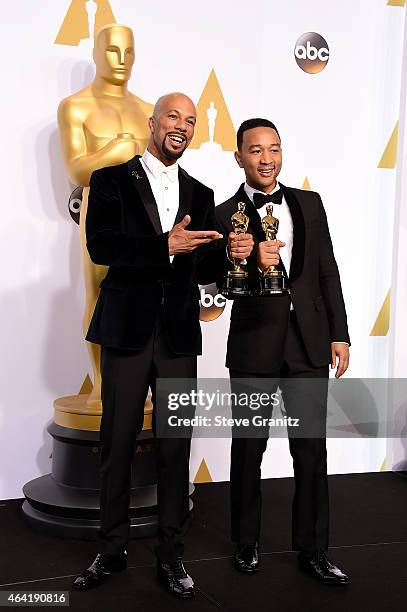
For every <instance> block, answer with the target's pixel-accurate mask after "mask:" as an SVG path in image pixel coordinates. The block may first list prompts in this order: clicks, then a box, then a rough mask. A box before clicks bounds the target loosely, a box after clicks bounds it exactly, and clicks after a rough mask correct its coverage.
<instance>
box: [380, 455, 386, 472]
mask: <svg viewBox="0 0 407 612" xmlns="http://www.w3.org/2000/svg"><path fill="white" fill-rule="evenodd" d="M380 471H381V472H387V459H386V457H385V458H384V459H383V463H382V465H381V467H380Z"/></svg>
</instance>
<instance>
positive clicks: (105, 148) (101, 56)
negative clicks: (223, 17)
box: [56, 24, 153, 429]
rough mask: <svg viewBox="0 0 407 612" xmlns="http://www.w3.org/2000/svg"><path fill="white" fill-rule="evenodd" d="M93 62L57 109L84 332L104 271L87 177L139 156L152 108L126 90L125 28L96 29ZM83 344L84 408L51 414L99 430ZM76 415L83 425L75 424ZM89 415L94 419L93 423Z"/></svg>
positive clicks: (129, 37) (130, 56)
mask: <svg viewBox="0 0 407 612" xmlns="http://www.w3.org/2000/svg"><path fill="white" fill-rule="evenodd" d="M93 59H94V62H95V64H96V76H95V79H94V81H93V82H92V83H91V84H90V85H88V86H87V87H85V88H84V89H82V90H80V91H78V92H77V93H74V94H73V95H71V96H69V97H68V98H65V99H64V100H62V102H61V103H60V105H59V109H58V124H59V130H60V136H61V144H62V151H63V155H64V160H65V164H66V167H67V170H68V174H69V177H70V179H71V180H72V182H73V183H74V184H76V185H82V186H83V187H84V189H83V196H82V206H81V212H80V235H81V252H82V262H83V275H84V281H85V282H84V284H85V292H86V302H85V312H84V317H83V332H84V333H85V334H86V331H87V329H88V326H89V322H90V319H91V317H92V314H93V311H94V308H95V304H96V300H97V297H98V295H99V284H100V282H101V280H102V279H103V278H104V277H105V276H106V273H107V269H108V268H107V267H106V266H100V265H96V264H94V263H93V262H92V261H91V259H90V257H89V254H88V251H87V249H86V236H85V218H86V211H87V204H88V193H89V180H90V175H91V174H92V172H93V171H94V170H96V169H98V168H102V167H105V166H112V165H115V164H120V163H122V162H125V161H127V160H129V159H131V158H132V157H134V155H136V154H137V153H140V154H142V153H143V151H144V148H145V146H146V145H147V142H148V137H149V131H148V122H147V121H148V118H149V116H150V115H151V111H152V108H153V107H152V105H151V104H148V103H146V102H143V100H141V99H140V98H138V97H137V96H136V95H134V94H132V93H131V92H130V91H129V90H128V81H129V79H130V75H131V70H132V67H133V63H134V38H133V32H132V30H131V29H130V28H128V27H126V26H122V25H116V24H112V25H107V26H105V27H103V28H102V29H100V30H99V31H98V33H97V34H96V38H95V47H94V51H93ZM87 345H88V351H89V356H90V361H91V365H92V370H93V389H92V391H91V393H90V395H89V396H88V397H87V398H86V405H85V406H83V398H80V396H78V397H76V398H75V396H74V397H72V398H71V401H70V405H69V406H67V405H66V404H67V403H66V402H63V403H64V406H61V402H57V404H58V406H59V409H58V406H57V407H56V408H57V412H59V414H57V415H56V416H57V418H58V422H59V423H60V424H61V425H66V426H70V425H67V423H66V421H67V419H68V421H69V422H70V423H71V424H72V416H70V417H68V414H71V415H72V414H76V415H77V416H76V422H75V425H74V426H76V427H81V428H82V426H83V425H86V428H88V427H91V428H96V429H98V428H99V427H98V425H99V424H100V415H101V399H100V392H101V377H100V346H99V345H96V344H92V343H87ZM78 398H80V399H78ZM75 411H76V413H75ZM79 415H81V421H82V425H81V424H80V423H79V421H78V419H79ZM92 417H97V418H96V421H95V419H94V418H92ZM92 422H94V424H93V426H92Z"/></svg>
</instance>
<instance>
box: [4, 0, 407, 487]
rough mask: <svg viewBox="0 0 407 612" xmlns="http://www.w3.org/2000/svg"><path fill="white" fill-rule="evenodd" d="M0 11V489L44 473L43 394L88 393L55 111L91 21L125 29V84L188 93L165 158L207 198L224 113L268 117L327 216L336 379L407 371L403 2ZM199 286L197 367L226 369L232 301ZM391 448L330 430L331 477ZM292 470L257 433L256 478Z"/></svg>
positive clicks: (218, 171)
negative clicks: (173, 151) (187, 118)
mask: <svg viewBox="0 0 407 612" xmlns="http://www.w3.org/2000/svg"><path fill="white" fill-rule="evenodd" d="M1 11H2V24H3V28H2V46H3V53H2V57H3V66H2V69H3V88H2V100H1V104H2V111H1V116H2V122H1V125H2V128H1V129H2V147H1V152H0V155H1V158H2V159H1V167H2V174H3V177H2V196H3V197H2V202H3V212H2V214H3V219H2V229H1V241H0V249H1V259H2V277H1V285H0V292H1V299H0V309H1V311H0V312H1V321H2V342H1V346H2V351H1V374H0V376H1V381H2V383H1V395H0V428H1V444H0V465H1V471H0V498H3V499H4V498H12V497H21V495H22V493H21V490H22V486H23V484H24V483H25V482H27V481H29V480H31V479H33V478H35V477H37V476H39V475H41V474H47V473H49V472H50V471H51V452H52V440H51V437H50V436H49V434H48V433H47V426H48V425H49V424H50V423H51V422H52V420H53V416H54V409H53V402H54V400H55V399H56V398H58V397H61V396H72V395H74V394H79V393H86V392H89V391H90V388H91V370H90V365H89V358H88V353H87V350H86V346H85V343H84V340H83V332H82V313H83V308H84V287H83V279H82V272H81V261H80V243H79V227H78V224H77V218H76V217H77V214H78V207H79V199H78V198H76V197H71V194H72V192H73V191H74V189H75V187H76V185H74V184H72V183H70V181H69V179H68V176H67V172H66V168H65V165H64V162H63V159H62V154H61V147H60V140H59V132H58V127H57V119H56V111H57V107H58V104H59V102H60V101H61V100H62V99H63V98H65V97H66V96H69V95H70V94H72V93H73V92H75V91H77V90H79V89H81V88H82V87H84V86H85V85H86V84H88V83H89V82H90V81H91V80H92V78H93V76H94V64H93V61H92V45H93V38H94V33H95V32H96V31H97V30H98V28H100V27H101V26H103V25H106V24H108V23H113V22H117V23H121V24H124V25H128V26H130V27H131V28H132V30H133V32H134V35H135V49H136V58H135V65H134V68H133V73H132V78H131V81H130V84H129V89H130V90H131V91H132V92H134V93H136V94H137V95H138V96H140V97H141V98H142V99H143V100H145V101H147V102H149V103H154V102H155V101H156V99H157V98H158V97H159V96H160V95H162V94H164V93H167V92H170V91H182V92H185V93H186V94H188V95H189V96H190V97H191V98H192V99H193V100H194V101H195V103H196V105H197V110H198V123H197V127H196V132H195V136H194V140H193V142H192V144H191V146H190V148H189V149H188V150H187V152H186V153H185V154H184V156H183V157H182V160H181V165H182V166H184V167H185V169H186V170H187V171H188V172H189V173H190V174H192V175H193V176H195V177H196V178H198V179H199V180H201V181H202V182H204V183H206V184H207V185H209V186H210V187H212V188H213V189H214V190H215V197H216V201H217V203H220V202H222V201H223V200H225V199H226V198H227V197H229V196H230V195H232V194H233V193H234V192H235V191H236V190H237V187H238V186H239V184H240V183H241V182H243V175H242V171H241V170H240V169H239V168H238V167H237V165H236V163H235V161H234V157H233V151H234V150H235V134H236V130H237V128H238V126H239V125H240V123H241V122H242V121H243V120H245V119H247V118H250V117H256V116H260V117H265V118H268V119H270V120H272V121H273V122H274V123H275V124H276V125H277V127H278V129H279V132H280V134H281V138H282V147H283V169H282V172H281V175H280V177H281V180H282V182H283V183H284V184H286V185H290V186H293V187H299V188H303V189H312V190H315V191H318V192H319V193H320V194H321V196H322V199H323V202H324V205H325V208H326V211H327V215H328V221H329V226H330V231H331V236H332V240H333V244H334V249H335V254H336V259H337V262H338V266H339V269H340V273H341V279H342V286H343V291H344V297H345V302H346V305H347V311H348V319H349V329H350V335H351V341H352V347H351V366H350V369H349V371H348V373H347V375H346V376H347V377H354V378H386V377H388V376H393V375H396V376H404V375H405V372H404V371H403V370H402V368H400V367H399V366H398V364H399V362H397V361H396V363H395V359H396V355H401V357H402V355H403V354H404V363H405V362H406V361H407V359H406V357H405V344H406V343H405V338H406V331H407V325H406V315H405V314H404V316H403V312H405V311H406V310H407V309H406V308H405V304H404V309H403V304H402V299H404V303H405V298H403V296H404V295H405V292H404V293H403V287H404V288H405V283H406V280H405V273H404V275H403V272H402V270H403V269H405V261H406V247H405V245H406V244H407V238H406V232H407V223H406V214H407V213H406V207H405V205H404V206H403V201H405V200H406V193H407V186H406V184H405V179H404V182H403V173H402V168H404V177H406V176H407V164H406V161H405V155H406V154H405V147H404V148H403V150H404V157H403V159H402V161H401V162H400V163H399V166H398V168H397V149H398V148H397V144H398V132H399V120H400V119H402V117H401V114H400V113H401V110H403V109H404V100H403V99H404V91H405V81H404V80H403V83H402V62H403V36H404V17H405V0H342V1H332V2H329V3H328V2H326V1H325V0H307V1H304V0H292V1H291V2H284V1H283V0H252V1H251V2H250V3H246V2H235V1H232V0H224V1H223V2H216V1H215V0H206V1H205V2H194V3H191V2H188V1H187V0H174V2H173V3H171V5H170V7H169V5H168V3H167V2H163V1H161V0H156V2H153V3H152V2H151V1H150V0H137V1H135V2H128V1H127V0H94V1H92V0H91V1H89V0H87V1H85V0H54V1H53V2H48V1H47V0H37V1H36V2H32V0H18V2H2V3H1ZM400 100H402V104H400ZM403 112H404V111H403ZM403 130H404V124H403ZM401 140H403V142H404V132H403V139H401V137H400V142H401ZM402 164H404V166H403V165H402ZM397 171H398V172H399V178H397V176H398V175H397ZM396 187H397V188H396ZM395 221H397V227H395V225H394V224H395ZM399 223H402V225H403V228H404V229H402V230H400V228H399ZM403 243H404V247H402V245H403ZM402 248H404V251H402ZM393 261H394V266H393ZM403 266H404V268H403ZM403 283H404V285H403ZM396 290H397V301H396V299H394V301H393V302H392V297H393V294H394V295H396V293H395V292H396ZM392 292H393V293H392ZM201 296H202V304H201V320H202V329H203V356H202V357H201V358H200V360H199V374H200V375H201V376H203V377H227V374H228V373H227V370H226V369H225V367H224V359H225V350H226V338H227V332H228V325H229V316H230V308H231V303H230V302H225V300H224V299H223V298H222V297H221V296H219V295H217V294H216V291H215V290H214V288H213V287H203V288H202V292H201ZM390 313H391V316H390ZM398 330H401V332H402V333H403V340H402V339H400V335H398ZM403 347H404V348H403ZM403 351H404V353H403ZM401 357H400V358H401ZM229 445H230V441H228V440H224V439H218V440H214V439H211V440H209V439H198V440H195V441H194V444H193V449H192V457H191V480H193V481H196V482H202V481H210V480H214V481H215V480H227V479H228V477H229ZM403 452H404V446H403V445H402V444H401V441H400V440H396V441H394V440H391V441H390V440H386V439H384V438H378V439H374V438H365V439H362V438H359V439H341V438H335V439H330V440H329V441H328V459H329V463H328V467H329V472H330V473H346V472H360V471H379V470H381V469H392V468H393V466H394V464H395V463H396V462H400V461H402V458H403ZM396 455H397V456H396ZM291 474H292V468H291V458H290V456H289V452H288V444H287V441H286V440H284V439H278V440H273V441H271V442H270V443H269V448H268V451H267V453H266V455H265V459H264V462H263V476H264V477H275V476H289V475H291Z"/></svg>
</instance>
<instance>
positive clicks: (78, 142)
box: [58, 100, 140, 187]
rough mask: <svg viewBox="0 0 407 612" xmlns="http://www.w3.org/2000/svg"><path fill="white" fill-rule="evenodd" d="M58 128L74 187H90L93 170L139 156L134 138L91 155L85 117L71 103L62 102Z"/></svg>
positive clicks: (118, 139)
mask: <svg viewBox="0 0 407 612" xmlns="http://www.w3.org/2000/svg"><path fill="white" fill-rule="evenodd" d="M58 125H59V131H60V137H61V146H62V153H63V156H64V160H65V165H66V167H67V170H68V174H69V178H70V179H71V181H72V182H73V183H74V184H75V185H82V186H83V187H87V186H89V183H90V177H91V174H92V172H93V171H94V170H98V169H99V168H105V167H106V166H114V165H116V164H120V163H123V162H125V161H128V160H129V159H131V158H132V157H134V156H135V155H136V154H137V153H139V149H140V144H139V142H138V141H137V140H136V139H135V138H116V137H115V138H112V140H111V141H110V142H108V143H107V144H106V145H105V146H104V147H102V148H101V149H99V150H98V151H95V152H89V151H88V148H87V143H86V138H85V132H84V118H83V117H82V113H81V112H80V109H79V108H78V107H75V106H74V105H72V104H71V103H70V101H69V100H63V101H62V102H61V104H60V105H59V108H58Z"/></svg>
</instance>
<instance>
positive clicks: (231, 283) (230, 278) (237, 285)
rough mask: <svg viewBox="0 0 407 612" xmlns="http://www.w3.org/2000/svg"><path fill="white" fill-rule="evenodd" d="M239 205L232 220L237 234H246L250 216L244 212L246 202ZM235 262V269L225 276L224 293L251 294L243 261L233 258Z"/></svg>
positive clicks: (225, 294) (234, 294) (230, 296)
mask: <svg viewBox="0 0 407 612" xmlns="http://www.w3.org/2000/svg"><path fill="white" fill-rule="evenodd" d="M237 207H238V210H237V211H236V212H235V213H234V214H233V215H232V216H231V218H230V221H231V223H232V227H233V231H234V233H235V234H245V233H246V232H247V228H248V225H249V217H248V216H247V215H245V213H244V210H245V207H246V204H245V203H244V202H238V205H237ZM233 263H234V268H233V270H229V271H228V272H227V274H226V276H225V279H224V286H223V288H222V291H221V293H222V295H224V296H225V297H226V298H228V299H234V298H236V297H243V296H249V295H251V291H250V290H249V288H248V275H247V272H246V270H243V268H242V262H241V261H240V260H239V259H233Z"/></svg>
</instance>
